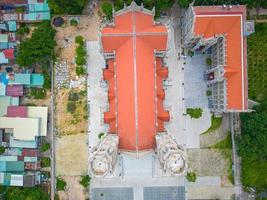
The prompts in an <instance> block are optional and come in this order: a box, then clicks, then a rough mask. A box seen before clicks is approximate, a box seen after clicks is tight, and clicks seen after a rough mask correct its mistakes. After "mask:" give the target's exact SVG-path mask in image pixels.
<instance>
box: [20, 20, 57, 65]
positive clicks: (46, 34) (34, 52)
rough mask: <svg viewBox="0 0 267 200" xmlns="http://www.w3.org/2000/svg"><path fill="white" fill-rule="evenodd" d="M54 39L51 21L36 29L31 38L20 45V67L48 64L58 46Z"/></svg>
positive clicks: (44, 22) (42, 23)
mask: <svg viewBox="0 0 267 200" xmlns="http://www.w3.org/2000/svg"><path fill="white" fill-rule="evenodd" d="M54 37H55V30H54V29H53V28H52V27H51V25H50V21H43V22H41V23H40V24H39V25H38V26H37V28H36V29H34V31H33V33H32V36H31V38H29V39H26V40H24V41H22V42H21V44H20V45H19V52H18V56H17V58H16V61H17V63H18V64H19V65H20V66H23V67H29V66H33V65H35V64H38V63H44V62H47V61H48V60H49V59H50V58H51V56H52V55H53V54H54V47H55V45H56V42H55V40H54Z"/></svg>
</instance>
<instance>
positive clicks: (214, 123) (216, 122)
mask: <svg viewBox="0 0 267 200" xmlns="http://www.w3.org/2000/svg"><path fill="white" fill-rule="evenodd" d="M221 124H222V118H221V117H214V115H212V116H211V126H210V127H209V129H208V130H206V131H205V132H204V133H202V134H206V133H209V132H212V131H214V130H216V129H218V128H219V127H220V126H221Z"/></svg>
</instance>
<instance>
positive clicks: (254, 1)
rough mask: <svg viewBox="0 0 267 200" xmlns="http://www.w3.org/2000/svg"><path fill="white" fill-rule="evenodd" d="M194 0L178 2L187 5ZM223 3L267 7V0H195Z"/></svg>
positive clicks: (196, 3) (205, 2)
mask: <svg viewBox="0 0 267 200" xmlns="http://www.w3.org/2000/svg"><path fill="white" fill-rule="evenodd" d="M192 1H193V0H178V3H179V5H180V6H181V7H187V6H188V5H189V4H190V3H192ZM223 4H227V5H229V4H232V5H237V4H239V5H247V6H248V7H250V8H252V7H253V8H258V7H263V8H266V7H267V1H266V0H195V3H194V5H195V6H200V5H203V6H204V5H206V6H207V5H223Z"/></svg>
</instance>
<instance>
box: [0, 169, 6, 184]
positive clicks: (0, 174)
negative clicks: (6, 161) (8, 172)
mask: <svg viewBox="0 0 267 200" xmlns="http://www.w3.org/2000/svg"><path fill="white" fill-rule="evenodd" d="M4 180H5V173H3V172H0V184H2V185H3V184H4Z"/></svg>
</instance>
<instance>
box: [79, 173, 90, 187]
mask: <svg viewBox="0 0 267 200" xmlns="http://www.w3.org/2000/svg"><path fill="white" fill-rule="evenodd" d="M90 181H91V177H90V176H89V175H85V176H82V180H80V184H81V185H82V186H83V187H84V188H88V186H89V185H90Z"/></svg>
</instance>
